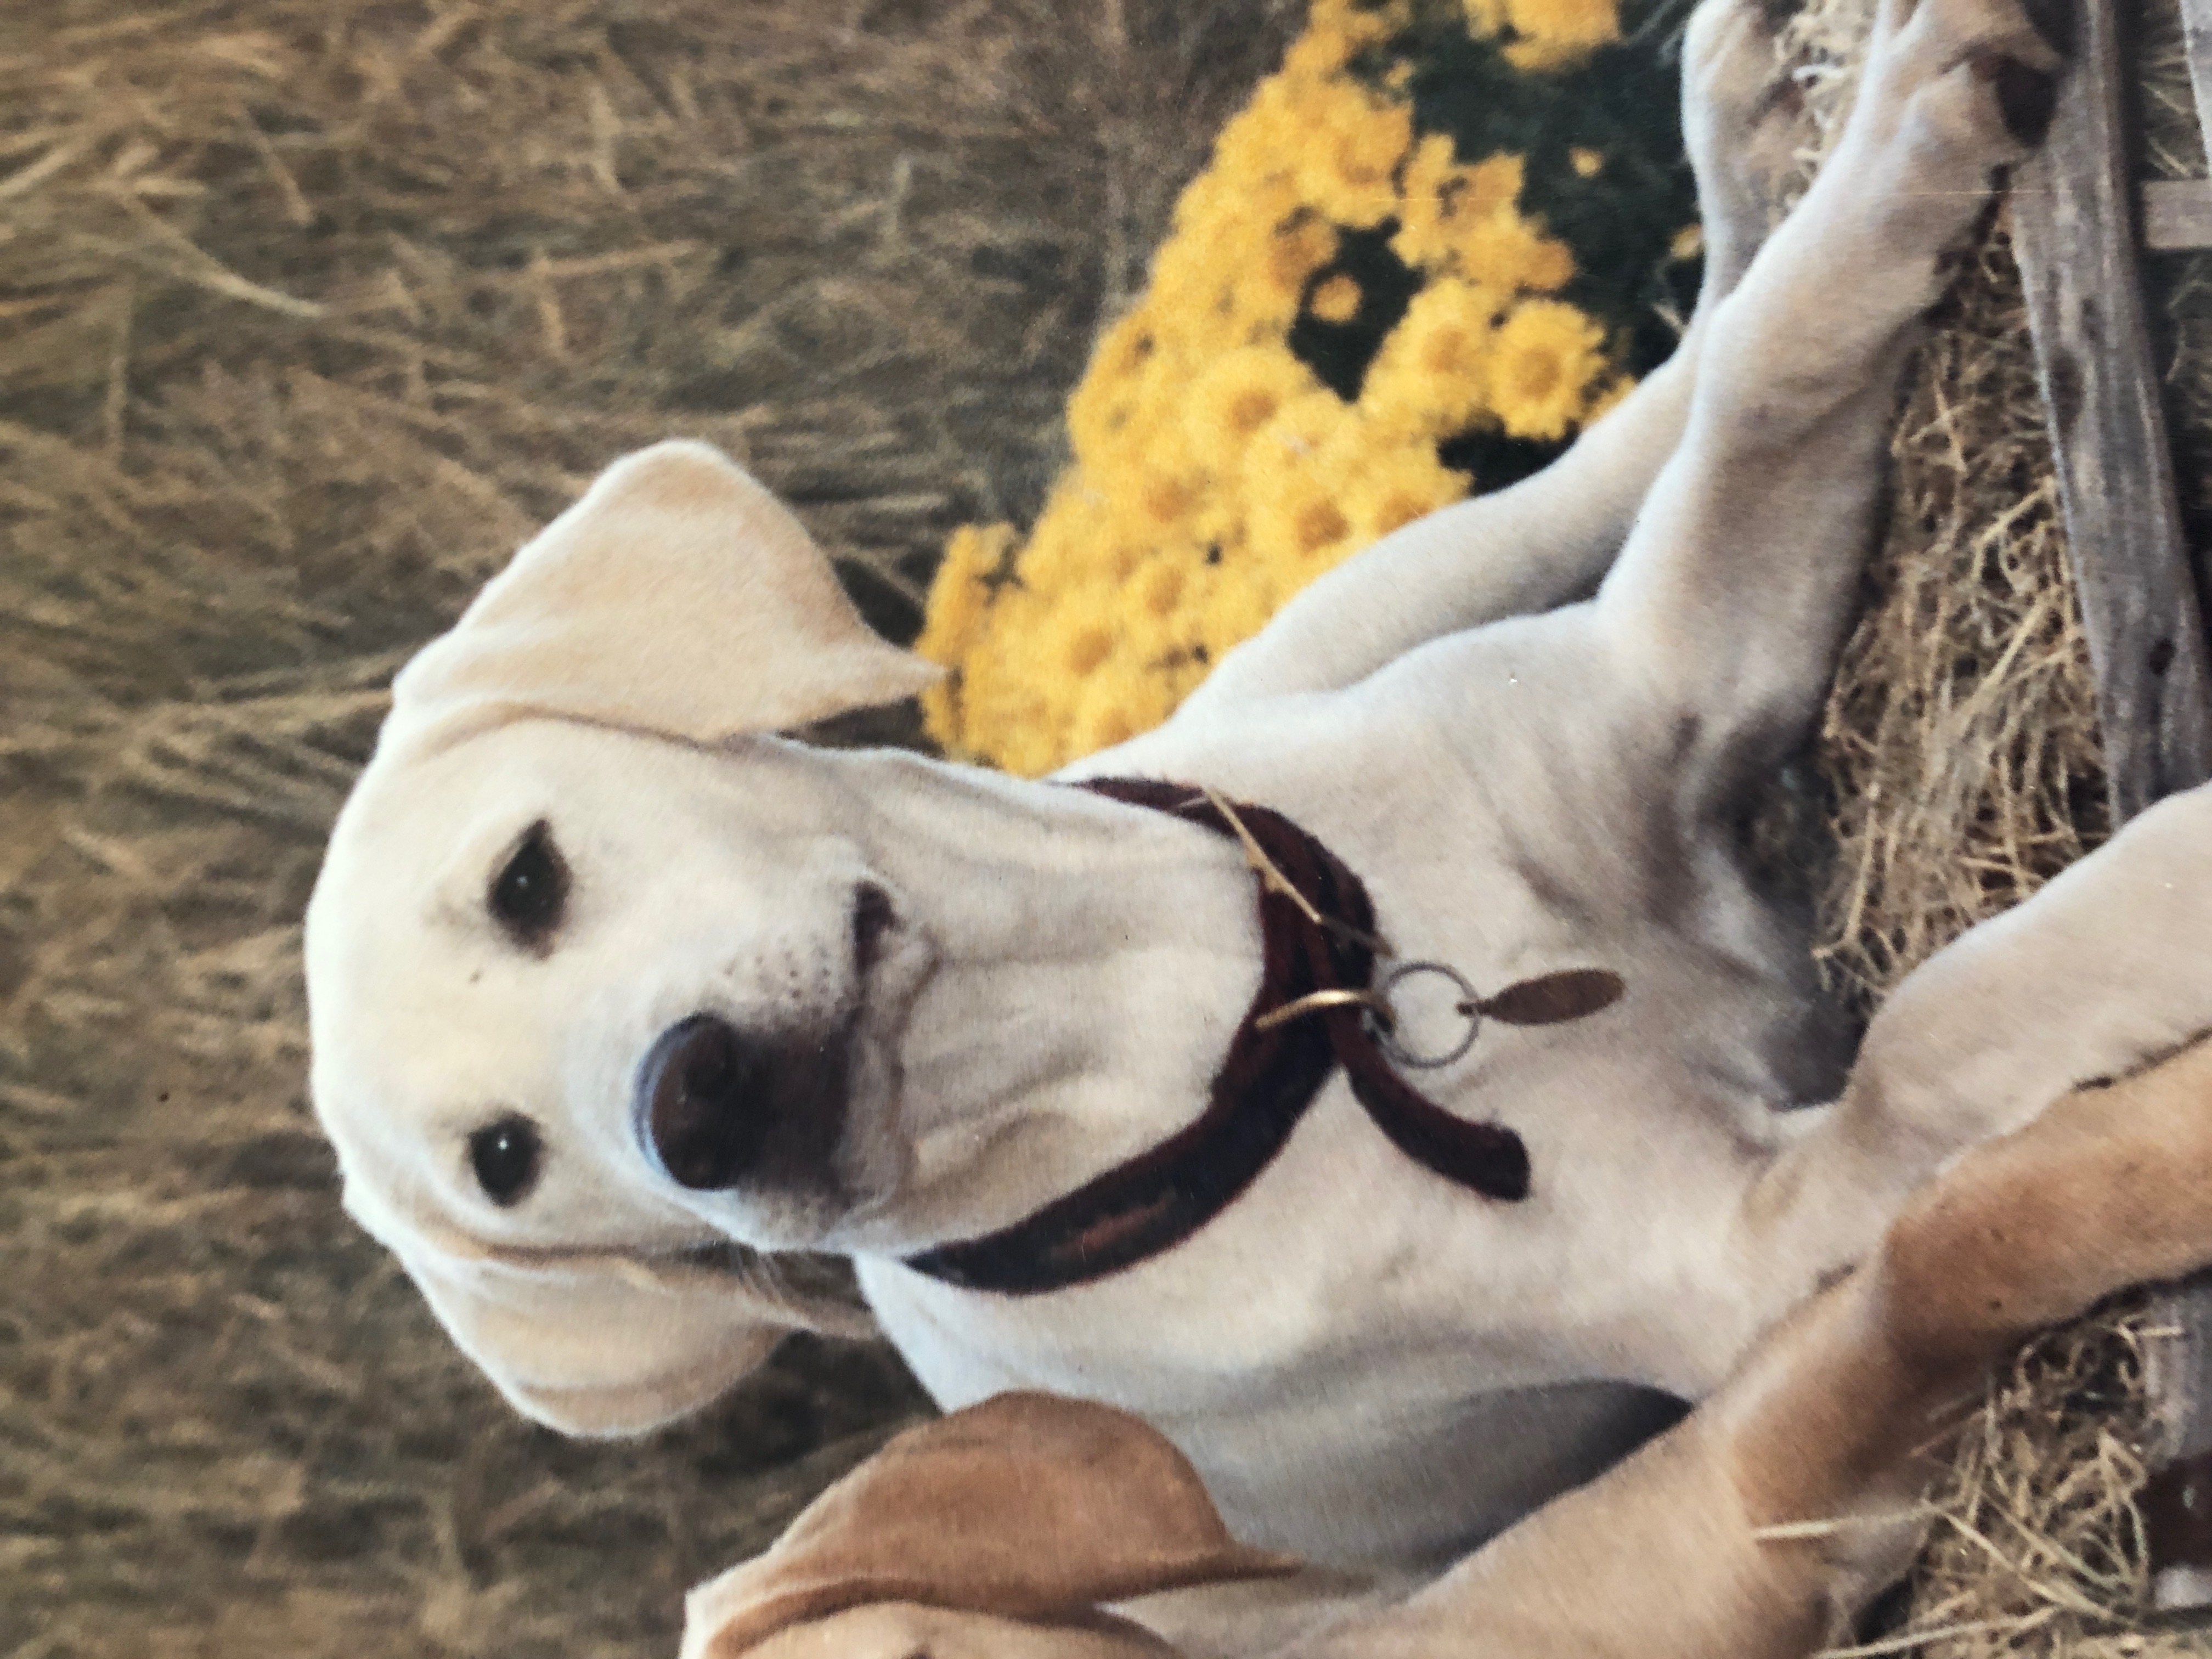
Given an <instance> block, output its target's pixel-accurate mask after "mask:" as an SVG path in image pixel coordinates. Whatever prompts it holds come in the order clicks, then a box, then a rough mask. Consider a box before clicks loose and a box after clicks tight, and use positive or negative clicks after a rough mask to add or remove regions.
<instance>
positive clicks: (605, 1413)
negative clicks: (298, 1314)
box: [346, 1183, 876, 1437]
mask: <svg viewBox="0 0 2212 1659" xmlns="http://www.w3.org/2000/svg"><path fill="white" fill-rule="evenodd" d="M346 1207H347V1208H348V1209H349V1210H350V1211H351V1212H353V1214H354V1215H355V1217H356V1218H357V1219H359V1220H360V1221H361V1222H362V1225H365V1226H367V1227H368V1230H369V1231H371V1232H372V1233H374V1234H375V1235H376V1236H377V1237H379V1238H380V1239H382V1240H383V1241H384V1243H386V1245H388V1246H390V1247H391V1249H392V1253H393V1254H394V1255H397V1256H398V1258H399V1260H400V1262H401V1265H403V1266H404V1267H405V1268H406V1269H407V1275H408V1277H409V1278H410V1279H413V1280H414V1281H415V1285H416V1288H417V1289H418V1290H420V1291H422V1297H423V1300H425V1301H426V1302H428V1304H430V1310H431V1312H433V1313H435V1315H437V1316H438V1322H439V1323H440V1324H441V1325H443V1326H444V1327H445V1328H446V1330H447V1334H449V1335H451V1336H452V1338H453V1343H454V1346H457V1347H459V1349H460V1350H461V1352H463V1353H465V1354H466V1355H467V1356H468V1357H469V1358H470V1359H471V1360H473V1361H474V1362H475V1363H476V1364H477V1367H478V1369H480V1370H482V1371H483V1373H484V1375H485V1376H488V1377H489V1378H490V1379H491V1381H492V1383H493V1385H494V1386H495V1387H496V1388H497V1389H499V1391H500V1393H501V1394H502V1395H505V1396H506V1397H507V1401H508V1402H509V1403H510V1404H511V1405H513V1407H514V1408H515V1409H516V1410H517V1411H519V1412H520V1413H522V1414H523V1415H524V1416H525V1417H527V1418H530V1419H532V1420H533V1421H536V1422H539V1423H543V1424H544V1425H546V1426H547V1427H548V1428H551V1429H556V1430H558V1431H561V1432H562V1433H563V1434H571V1435H588V1436H595V1437H605V1436H614V1435H629V1434H641V1433H644V1432H645V1431H647V1430H648V1429H654V1428H658V1427H659V1426H660V1425H662V1424H664V1423H668V1422H672V1421H673V1420H675V1419H677V1418H679V1417H684V1416H686V1415H688V1414H690V1413H692V1412H695V1411H697V1410H699V1409H700V1408H702V1407H705V1406H707V1405H709V1404H711V1403H712V1402H713V1401H714V1400H716V1399H717V1398H719V1397H720V1395H722V1394H723V1393H725V1392H726V1390H728V1389H730V1388H731V1387H732V1385H733V1384H734V1383H737V1382H738V1380H739V1379H740V1378H742V1377H744V1376H745V1374H746V1373H747V1372H749V1371H750V1370H753V1369H754V1368H755V1367H757V1366H758V1365H759V1364H761V1362H762V1361H763V1360H764V1359H766V1358H768V1356H769V1352H771V1351H772V1350H773V1349H774V1348H775V1346H776V1344H777V1343H778V1342H780V1341H781V1340H783V1339H784V1337H786V1336H787V1335H788V1334H790V1333H791V1332H793V1331H794V1330H810V1331H817V1332H820V1333H822V1334H825V1335H831V1336H843V1337H867V1336H872V1335H874V1334H876V1333H875V1328H874V1325H873V1322H872V1321H871V1320H869V1318H868V1317H867V1316H866V1314H864V1313H862V1312H860V1310H857V1309H848V1308H846V1307H844V1306H842V1304H837V1305H831V1304H827V1303H824V1302H821V1301H818V1300H817V1301H809V1300H808V1299H806V1298H805V1297H800V1296H797V1295H794V1294H791V1293H787V1292H786V1291H783V1290H781V1288H780V1287H778V1286H777V1285H775V1283H774V1282H773V1281H772V1280H771V1279H769V1278H768V1276H767V1273H766V1270H765V1269H759V1270H757V1271H756V1272H755V1273H754V1274H752V1275H751V1276H750V1277H749V1276H747V1275H745V1274H744V1273H738V1272H735V1271H732V1270H730V1269H725V1268H720V1267H705V1266H702V1265H698V1264H696V1263H694V1262H691V1261H685V1260H684V1259H682V1258H680V1257H671V1258H653V1257H638V1256H631V1255H624V1254H623V1253H620V1252H617V1251H607V1250H562V1251H531V1250H505V1249H493V1248H490V1247H488V1246H484V1245H482V1244H477V1243H474V1242H473V1241H471V1240H469V1239H467V1238H465V1237H461V1236H459V1235H458V1234H454V1235H450V1236H448V1235H446V1234H444V1233H442V1232H440V1233H438V1234H436V1235H435V1236H434V1235H432V1234H430V1233H427V1232H425V1231H423V1230H422V1229H421V1228H419V1227H417V1228H413V1229H404V1230H402V1229H395V1228H393V1227H392V1225H390V1221H391V1218H390V1217H389V1216H388V1215H385V1214H382V1213H380V1206H379V1205H378V1204H377V1202H376V1201H375V1200H374V1199H373V1198H371V1197H370V1196H369V1195H368V1194H367V1193H365V1192H364V1191H363V1190H362V1189H361V1188H358V1187H356V1186H353V1185H351V1184H350V1183H349V1186H348V1188H347V1193H346Z"/></svg>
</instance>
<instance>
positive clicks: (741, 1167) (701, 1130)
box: [632, 1014, 851, 1192]
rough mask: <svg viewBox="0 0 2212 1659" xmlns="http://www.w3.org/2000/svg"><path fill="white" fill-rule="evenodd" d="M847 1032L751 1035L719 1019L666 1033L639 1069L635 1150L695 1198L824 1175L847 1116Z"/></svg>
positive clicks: (681, 1023)
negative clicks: (771, 1038) (811, 1036)
mask: <svg viewBox="0 0 2212 1659" xmlns="http://www.w3.org/2000/svg"><path fill="white" fill-rule="evenodd" d="M850 1050H851V1033H850V1032H849V1030H844V1029H840V1030H836V1031H834V1032H831V1033H829V1034H826V1035H825V1036H823V1037H822V1038H820V1039H818V1040H812V1041H809V1040H804V1039H798V1040H794V1039H788V1038H784V1039H777V1040H775V1041H757V1040H755V1039H752V1038H749V1037H747V1036H745V1035H744V1033H743V1032H741V1031H739V1030H738V1029H737V1027H735V1026H734V1025H732V1024H730V1022H729V1021H727V1020H726V1019H724V1018H720V1016H719V1015H715V1014H693V1015H692V1016H690V1018H687V1019H682V1020H678V1022H677V1023H676V1024H673V1025H671V1026H670V1027H669V1028H668V1030H665V1031H663V1032H662V1033H661V1034H660V1036H659V1038H658V1039H657V1040H656V1041H655V1042H654V1043H653V1047H652V1048H649V1049H647V1051H646V1055H645V1060H644V1061H643V1063H642V1064H641V1065H640V1066H639V1067H638V1073H637V1091H636V1097H635V1103H634V1104H633V1107H632V1110H633V1112H634V1113H635V1121H636V1126H637V1136H638V1141H639V1144H640V1145H641V1146H642V1147H643V1148H644V1150H645V1152H646V1155H647V1158H650V1159H651V1160H652V1161H653V1163H655V1164H659V1167H660V1170H661V1172H662V1173H663V1174H664V1175H665V1176H667V1177H668V1178H669V1179H670V1180H671V1181H672V1182H675V1183H676V1184H677V1185H678V1186H679V1187H684V1188H690V1190H692V1191H694V1192H722V1191H726V1190H727V1189H729V1188H733V1187H737V1186H739V1185H742V1184H744V1183H745V1182H751V1181H756V1180H768V1181H773V1182H797V1183H799V1184H802V1185H811V1184H815V1183H817V1182H820V1181H821V1180H823V1177H824V1176H826V1174H827V1172H828V1168H829V1158H830V1157H831V1156H832V1154H833V1153H834V1152H835V1149H836V1141H837V1138H838V1135H839V1133H841V1131H842V1127H843V1123H844V1117H845V1105H846V1100H845V1096H846V1086H847V1073H848V1061H849V1057H850Z"/></svg>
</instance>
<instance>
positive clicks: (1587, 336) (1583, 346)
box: [1490, 300, 1606, 440]
mask: <svg viewBox="0 0 2212 1659" xmlns="http://www.w3.org/2000/svg"><path fill="white" fill-rule="evenodd" d="M1493 344H1494V351H1493V355H1492V368H1491V381H1490V384H1491V406H1492V409H1494V410H1496V411H1497V414H1498V421H1499V422H1500V423H1501V424H1503V425H1504V428H1505V430H1506V431H1507V432H1508V433H1509V434H1510V435H1512V436H1514V437H1516V438H1541V439H1547V440H1551V439H1558V438H1564V437H1565V436H1566V435H1567V429H1568V428H1570V427H1571V426H1572V425H1573V424H1574V423H1575V422H1576V421H1577V417H1578V416H1580V415H1581V414H1582V412H1583V405H1584V396H1583V394H1584V392H1586V391H1587V389H1588V388H1589V385H1590V382H1591V381H1592V380H1594V379H1595V378H1596V376H1597V375H1598V374H1601V373H1602V372H1603V371H1604V369H1605V367H1606V362H1605V356H1604V352H1603V347H1604V345H1605V331H1604V330H1603V329H1601V328H1600V327H1599V326H1598V325H1597V324H1596V323H1595V322H1593V321H1592V320H1591V319H1589V318H1588V317H1586V316H1584V315H1583V313H1581V312H1579V311H1577V310H1576V309H1575V308H1574V307H1572V306H1571V305H1567V304H1565V303H1564V302H1562V301H1557V300H1532V301H1528V302H1527V303H1525V304H1523V305H1521V306H1519V307H1516V308H1515V310H1514V312H1513V314H1512V315H1511V316H1510V317H1508V318H1507V319H1505V320H1504V322H1503V323H1502V324H1500V325H1498V332H1497V334H1496V336H1495V337H1494V341H1493Z"/></svg>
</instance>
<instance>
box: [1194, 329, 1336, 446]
mask: <svg viewBox="0 0 2212 1659" xmlns="http://www.w3.org/2000/svg"><path fill="white" fill-rule="evenodd" d="M1321 390H1322V387H1321V386H1320V384H1319V382H1317V381H1316V380H1315V379H1314V377H1313V375H1312V374H1310V372H1309V371H1308V370H1307V368H1306V366H1305V365H1304V363H1302V362H1299V361H1298V360H1297V358H1296V357H1293V356H1291V354H1290V351H1289V349H1287V348H1286V347H1285V346H1282V345H1280V344H1276V345H1268V346H1244V347H1242V348H1240V349H1236V350H1231V351H1227V352H1224V353H1223V354H1222V355H1221V356H1220V357H1219V358H1218V359H1217V360H1216V361H1215V362H1213V363H1212V366H1211V367H1209V368H1206V369H1205V370H1204V371H1203V372H1202V373H1201V374H1200V375H1199V377H1198V380H1197V381H1196V382H1195V383H1194V385H1193V386H1191V388H1190V397H1189V400H1188V403H1187V404H1185V406H1184V410H1183V432H1184V435H1185V436H1186V437H1187V439H1188V442H1189V444H1190V446H1191V452H1192V455H1193V458H1194V459H1196V460H1198V461H1199V462H1200V464H1202V465H1206V466H1209V467H1212V468H1213V469H1215V470H1217V471H1233V470H1234V469H1235V467H1236V466H1237V464H1238V462H1239V461H1240V460H1241V459H1242V458H1243V453H1244V449H1245V447H1246V446H1247V445H1249V443H1250V442H1251V441H1252V439H1253V437H1254V435H1255V434H1257V433H1258V432H1259V430H1260V429H1261V428H1262V427H1264V426H1266V425H1267V422H1270V421H1272V420H1273V419H1274V418H1275V416H1276V413H1277V412H1278V411H1279V410H1281V408H1282V407H1283V405H1284V404H1287V403H1290V402H1291V401H1292V400H1293V399H1296V398H1302V397H1305V396H1308V395H1310V394H1311V393H1313V392H1319V391H1321Z"/></svg>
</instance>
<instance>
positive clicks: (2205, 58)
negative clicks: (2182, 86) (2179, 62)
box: [2180, 0, 2212, 156]
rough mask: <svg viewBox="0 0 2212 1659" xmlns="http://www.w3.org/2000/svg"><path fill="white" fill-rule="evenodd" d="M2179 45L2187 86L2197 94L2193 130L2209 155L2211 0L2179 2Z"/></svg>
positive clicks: (2211, 139) (2211, 121)
mask: <svg viewBox="0 0 2212 1659" xmlns="http://www.w3.org/2000/svg"><path fill="white" fill-rule="evenodd" d="M2180 3H2181V44H2182V50H2183V52H2184V54H2185V56H2186V57H2187V58H2188V59H2189V87H2190V90H2191V91H2192V92H2194V93H2195V94H2197V131H2199V132H2201V133H2203V135H2204V153H2205V155H2208V156H2212V0H2180Z"/></svg>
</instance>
